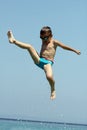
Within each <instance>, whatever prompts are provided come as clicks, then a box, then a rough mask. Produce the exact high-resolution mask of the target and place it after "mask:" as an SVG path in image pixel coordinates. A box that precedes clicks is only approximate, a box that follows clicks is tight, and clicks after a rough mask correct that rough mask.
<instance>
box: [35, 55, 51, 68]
mask: <svg viewBox="0 0 87 130" xmlns="http://www.w3.org/2000/svg"><path fill="white" fill-rule="evenodd" d="M46 64H50V65H53V61H50V60H47V59H45V58H42V57H41V58H40V62H39V63H38V64H36V65H37V66H38V67H40V68H41V69H44V65H46Z"/></svg>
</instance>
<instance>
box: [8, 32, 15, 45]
mask: <svg viewBox="0 0 87 130" xmlns="http://www.w3.org/2000/svg"><path fill="white" fill-rule="evenodd" d="M7 35H8V40H9V42H10V43H14V41H15V38H14V36H13V34H12V32H11V31H8V32H7Z"/></svg>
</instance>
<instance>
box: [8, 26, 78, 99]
mask: <svg viewBox="0 0 87 130" xmlns="http://www.w3.org/2000/svg"><path fill="white" fill-rule="evenodd" d="M7 35H8V39H9V42H10V43H13V44H15V45H17V46H19V47H21V48H23V49H27V50H28V52H29V53H30V55H31V57H32V59H33V61H34V63H35V64H36V65H37V66H39V67H40V68H42V69H43V70H44V72H45V74H46V78H47V80H48V82H49V84H50V87H51V96H50V98H51V99H55V98H56V93H55V81H54V78H53V72H52V64H53V61H54V56H55V53H56V48H57V47H58V46H59V47H61V48H63V49H66V50H69V51H73V52H75V53H76V54H78V55H80V51H79V50H76V49H73V48H71V47H69V46H66V45H64V44H63V43H61V42H59V41H58V40H55V39H53V37H52V36H53V35H52V30H51V28H50V27H48V26H45V27H43V28H42V29H41V31H40V38H41V40H42V47H41V51H40V55H38V53H37V51H36V50H35V49H34V48H33V47H32V46H31V45H30V44H26V43H23V42H20V41H18V40H16V39H15V38H14V36H13V34H12V32H11V31H8V33H7Z"/></svg>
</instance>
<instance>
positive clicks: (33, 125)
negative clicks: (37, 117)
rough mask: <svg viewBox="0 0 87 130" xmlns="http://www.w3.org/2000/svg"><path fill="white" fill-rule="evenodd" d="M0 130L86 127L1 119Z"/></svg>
mask: <svg viewBox="0 0 87 130" xmlns="http://www.w3.org/2000/svg"><path fill="white" fill-rule="evenodd" d="M0 130H87V125H86V124H72V123H60V122H45V121H32V120H17V119H2V118H1V119H0Z"/></svg>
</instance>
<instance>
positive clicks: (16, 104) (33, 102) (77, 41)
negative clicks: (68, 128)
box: [0, 0, 87, 124]
mask: <svg viewBox="0 0 87 130" xmlns="http://www.w3.org/2000/svg"><path fill="white" fill-rule="evenodd" d="M43 26H50V27H51V29H52V32H53V38H55V39H57V40H59V41H61V42H63V43H64V44H66V45H69V46H70V47H73V48H75V49H78V50H80V51H81V55H77V54H75V53H73V52H70V51H66V50H63V49H62V48H60V47H59V48H57V52H56V56H55V59H54V65H53V73H54V78H55V82H56V86H55V87H56V96H57V97H56V99H55V100H53V101H51V100H50V86H49V84H48V82H47V80H46V77H45V74H44V71H43V70H42V69H40V68H38V67H37V66H35V64H34V63H33V61H32V59H31V57H30V55H29V53H28V52H27V50H23V49H21V48H18V47H17V46H15V45H13V44H10V43H9V42H8V38H7V31H8V30H12V31H13V34H14V37H15V38H16V39H17V40H19V41H22V42H25V43H27V44H28V43H30V44H31V45H32V46H33V47H34V48H35V49H36V50H37V51H38V52H39V51H40V48H41V39H40V38H39V33H40V29H41V28H42V27H43ZM0 117H7V118H17V119H29V120H30V119H32V120H42V121H56V122H72V123H85V124H87V0H44V1H42V0H37V1H35V0H22V1H21V0H15V1H12V0H7V1H6V0H0Z"/></svg>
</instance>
